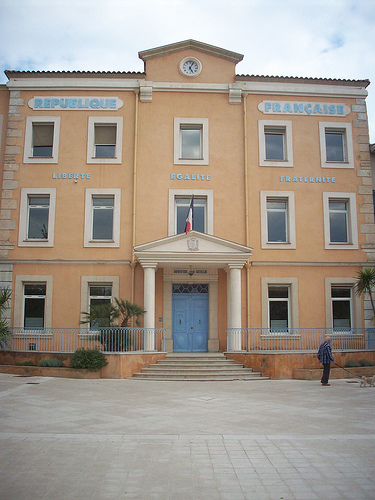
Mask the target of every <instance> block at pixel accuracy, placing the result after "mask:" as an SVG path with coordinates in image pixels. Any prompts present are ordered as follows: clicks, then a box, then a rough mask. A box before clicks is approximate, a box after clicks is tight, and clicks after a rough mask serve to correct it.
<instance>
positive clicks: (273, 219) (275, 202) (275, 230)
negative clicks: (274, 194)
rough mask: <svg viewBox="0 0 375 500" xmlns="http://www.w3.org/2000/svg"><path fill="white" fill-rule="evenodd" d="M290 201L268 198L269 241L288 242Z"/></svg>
mask: <svg viewBox="0 0 375 500" xmlns="http://www.w3.org/2000/svg"><path fill="white" fill-rule="evenodd" d="M287 226H288V201H287V200H283V199H282V198H279V199H277V198H274V199H273V198H267V231H268V243H287V242H288V227H287Z"/></svg>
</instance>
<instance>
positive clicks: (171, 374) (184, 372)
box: [133, 353, 268, 381]
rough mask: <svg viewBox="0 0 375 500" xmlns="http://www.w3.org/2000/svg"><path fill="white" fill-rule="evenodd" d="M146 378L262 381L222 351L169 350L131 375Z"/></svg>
mask: <svg viewBox="0 0 375 500" xmlns="http://www.w3.org/2000/svg"><path fill="white" fill-rule="evenodd" d="M133 377H134V378H137V379H146V380H170V381H173V380H186V381H187V380H192V381H193V380H195V381H225V380H226V381H231V380H265V379H267V378H268V377H262V376H261V374H260V373H255V372H253V370H252V368H245V367H244V366H243V365H241V364H238V363H236V362H235V361H234V360H232V359H227V358H226V357H225V355H224V354H223V353H193V354H191V353H186V354H185V353H173V354H167V356H166V357H165V359H162V360H158V361H157V362H156V363H155V364H152V365H150V366H149V367H147V368H142V370H141V372H140V373H135V374H134V375H133Z"/></svg>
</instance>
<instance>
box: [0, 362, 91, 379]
mask: <svg viewBox="0 0 375 500" xmlns="http://www.w3.org/2000/svg"><path fill="white" fill-rule="evenodd" d="M0 373H11V374H14V375H21V376H24V377H27V376H29V377H61V378H87V379H89V378H90V379H94V378H100V371H98V372H92V371H90V370H80V369H77V368H57V367H52V366H51V367H47V366H45V367H44V366H43V367H42V366H18V365H0Z"/></svg>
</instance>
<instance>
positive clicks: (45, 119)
mask: <svg viewBox="0 0 375 500" xmlns="http://www.w3.org/2000/svg"><path fill="white" fill-rule="evenodd" d="M34 123H36V124H39V125H41V124H53V144H52V156H34V155H33V125H34ZM59 137H60V117H59V116H28V117H27V118H26V127H25V147H24V155H23V162H24V163H58V161H59Z"/></svg>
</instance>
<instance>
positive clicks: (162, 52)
mask: <svg viewBox="0 0 375 500" xmlns="http://www.w3.org/2000/svg"><path fill="white" fill-rule="evenodd" d="M186 49H190V50H197V51H199V52H203V53H205V54H210V55H212V56H215V57H220V58H222V59H227V60H228V61H231V62H234V63H235V64H237V63H238V62H240V61H242V59H243V55H242V54H238V53H237V52H231V51H230V50H226V49H222V48H220V47H215V46H214V45H209V44H207V43H203V42H198V41H197V40H191V39H190V40H184V41H182V42H177V43H171V44H169V45H163V46H161V47H156V48H154V49H148V50H142V51H141V52H138V56H139V58H140V59H142V61H147V60H149V59H153V58H155V57H162V56H166V55H169V54H173V53H175V52H181V51H183V50H186Z"/></svg>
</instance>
